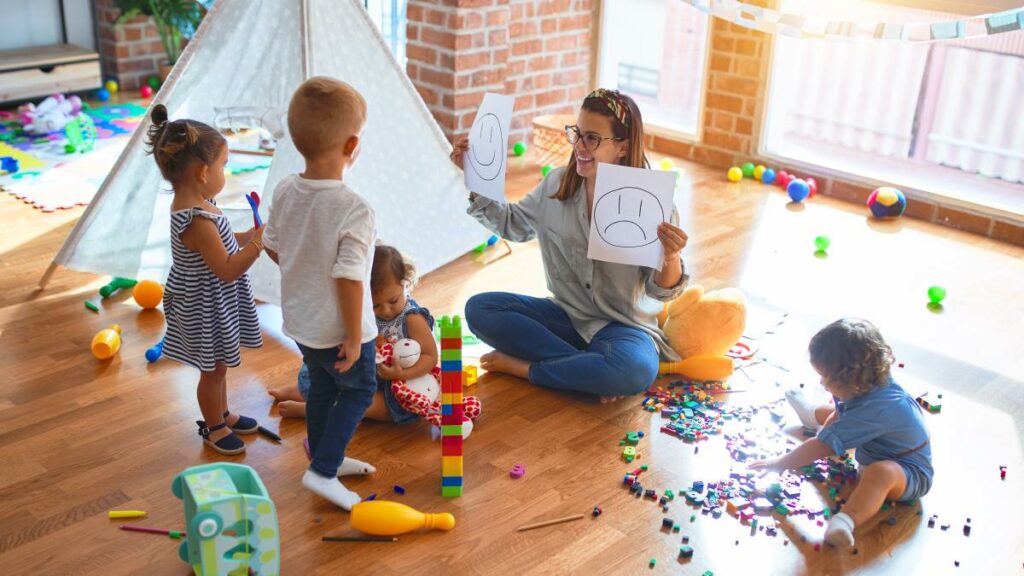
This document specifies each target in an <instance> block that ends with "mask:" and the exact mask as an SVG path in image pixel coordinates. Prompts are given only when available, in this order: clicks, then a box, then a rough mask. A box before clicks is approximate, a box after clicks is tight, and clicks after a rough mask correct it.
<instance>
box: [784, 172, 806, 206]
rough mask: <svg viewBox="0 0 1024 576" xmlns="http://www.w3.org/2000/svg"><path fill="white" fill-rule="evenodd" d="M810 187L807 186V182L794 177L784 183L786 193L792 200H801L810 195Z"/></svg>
mask: <svg viewBox="0 0 1024 576" xmlns="http://www.w3.org/2000/svg"><path fill="white" fill-rule="evenodd" d="M810 193H811V189H810V188H809V187H808V186H807V182H804V181H803V180H801V179H799V178H796V179H794V180H793V181H791V182H790V183H789V184H788V185H786V194H789V197H790V199H792V200H793V202H803V201H804V200H806V199H807V196H808V195H810Z"/></svg>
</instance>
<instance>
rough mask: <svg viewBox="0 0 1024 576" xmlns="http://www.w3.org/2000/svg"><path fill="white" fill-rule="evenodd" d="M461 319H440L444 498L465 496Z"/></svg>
mask: <svg viewBox="0 0 1024 576" xmlns="http://www.w3.org/2000/svg"><path fill="white" fill-rule="evenodd" d="M462 414H463V410H462V320H461V319H460V318H459V317H458V316H451V317H449V316H442V317H441V495H442V496H444V497H446V498H454V497H456V496H462Z"/></svg>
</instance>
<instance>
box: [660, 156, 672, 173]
mask: <svg viewBox="0 0 1024 576" xmlns="http://www.w3.org/2000/svg"><path fill="white" fill-rule="evenodd" d="M658 166H660V167H661V169H662V170H666V171H668V170H671V169H673V168H675V167H676V164H675V162H673V161H672V159H671V158H662V159H661V162H660V163H658Z"/></svg>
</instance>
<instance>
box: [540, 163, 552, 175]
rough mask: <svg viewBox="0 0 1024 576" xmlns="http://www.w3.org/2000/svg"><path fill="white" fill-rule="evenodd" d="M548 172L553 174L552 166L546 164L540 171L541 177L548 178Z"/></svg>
mask: <svg viewBox="0 0 1024 576" xmlns="http://www.w3.org/2000/svg"><path fill="white" fill-rule="evenodd" d="M548 172H551V164H545V165H544V167H543V168H541V169H540V175H541V176H547V175H548Z"/></svg>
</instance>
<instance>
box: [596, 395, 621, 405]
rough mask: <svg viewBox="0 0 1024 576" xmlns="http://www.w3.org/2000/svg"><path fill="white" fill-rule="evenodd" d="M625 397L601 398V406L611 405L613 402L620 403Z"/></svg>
mask: <svg viewBox="0 0 1024 576" xmlns="http://www.w3.org/2000/svg"><path fill="white" fill-rule="evenodd" d="M623 398H625V396H601V404H611V403H612V402H618V401H619V400H622V399H623Z"/></svg>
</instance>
